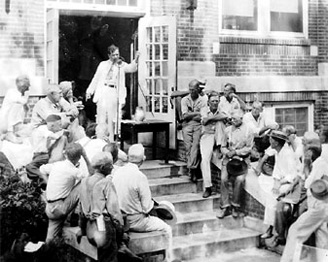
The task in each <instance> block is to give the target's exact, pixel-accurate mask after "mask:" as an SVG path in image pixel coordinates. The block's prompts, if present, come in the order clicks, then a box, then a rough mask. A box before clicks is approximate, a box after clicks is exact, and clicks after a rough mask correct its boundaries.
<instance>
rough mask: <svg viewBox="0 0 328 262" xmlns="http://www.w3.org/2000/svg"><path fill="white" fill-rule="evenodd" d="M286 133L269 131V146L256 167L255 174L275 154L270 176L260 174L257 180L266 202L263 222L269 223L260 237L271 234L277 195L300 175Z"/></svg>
mask: <svg viewBox="0 0 328 262" xmlns="http://www.w3.org/2000/svg"><path fill="white" fill-rule="evenodd" d="M287 141H288V137H287V135H286V134H285V133H284V132H282V131H278V130H274V131H272V132H271V133H270V146H271V147H270V148H269V149H268V150H267V151H266V154H265V155H264V157H263V159H262V161H261V162H259V165H258V167H257V170H258V171H257V174H261V173H260V172H259V170H261V168H260V167H261V164H262V163H263V161H265V159H266V158H267V157H269V156H270V155H274V156H275V163H274V167H273V172H272V176H266V175H261V176H260V177H259V182H260V185H261V187H262V188H263V190H264V191H266V193H267V194H266V200H265V201H266V202H265V212H264V224H266V225H269V228H268V229H267V231H266V233H264V234H262V235H261V238H262V239H266V238H271V237H272V236H273V226H274V221H275V213H276V206H277V197H278V196H279V195H281V194H283V193H285V192H286V191H287V190H288V189H289V188H290V186H291V184H292V183H293V182H294V180H295V179H296V178H297V177H298V176H299V175H300V174H299V173H300V172H301V163H300V161H299V160H298V158H297V156H296V154H295V152H294V151H293V149H292V148H291V147H290V146H289V145H288V143H287Z"/></svg>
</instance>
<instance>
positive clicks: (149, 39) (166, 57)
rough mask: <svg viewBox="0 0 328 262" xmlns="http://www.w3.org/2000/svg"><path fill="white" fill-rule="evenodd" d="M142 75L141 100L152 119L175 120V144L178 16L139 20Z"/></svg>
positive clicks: (174, 132)
mask: <svg viewBox="0 0 328 262" xmlns="http://www.w3.org/2000/svg"><path fill="white" fill-rule="evenodd" d="M139 50H140V63H139V71H138V78H139V83H140V87H141V88H142V90H143V92H139V94H138V103H139V105H143V106H144V108H145V110H146V117H147V118H148V119H151V118H155V119H162V120H167V121H171V122H172V124H171V129H170V147H171V148H175V143H176V139H175V134H176V131H175V114H174V112H175V111H174V109H173V108H172V107H171V105H170V102H169V100H170V99H169V98H170V95H171V92H172V88H174V87H175V86H176V19H175V17H171V16H170V17H168V16H163V17H147V18H142V19H140V20H139Z"/></svg>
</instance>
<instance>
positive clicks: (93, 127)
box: [77, 123, 107, 173]
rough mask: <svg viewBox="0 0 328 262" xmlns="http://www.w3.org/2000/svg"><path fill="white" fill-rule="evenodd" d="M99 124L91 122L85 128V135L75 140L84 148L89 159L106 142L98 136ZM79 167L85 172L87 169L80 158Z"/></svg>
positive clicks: (100, 149)
mask: <svg viewBox="0 0 328 262" xmlns="http://www.w3.org/2000/svg"><path fill="white" fill-rule="evenodd" d="M98 130H99V125H98V124H96V123H91V124H89V125H88V126H87V128H86V130H85V134H86V136H85V137H83V138H81V139H79V140H78V141H77V142H78V143H79V144H80V145H81V146H82V147H83V148H84V150H85V152H86V154H87V156H88V158H89V159H92V158H93V157H94V156H95V155H96V154H97V153H99V152H101V151H102V149H103V147H104V146H105V145H106V144H107V142H106V141H105V140H104V139H103V138H99V137H98V134H97V133H99V132H97V131H98ZM80 162H81V165H80V167H79V168H80V169H81V170H82V171H83V172H84V173H85V172H86V171H87V166H86V163H85V162H84V161H83V159H81V161H80Z"/></svg>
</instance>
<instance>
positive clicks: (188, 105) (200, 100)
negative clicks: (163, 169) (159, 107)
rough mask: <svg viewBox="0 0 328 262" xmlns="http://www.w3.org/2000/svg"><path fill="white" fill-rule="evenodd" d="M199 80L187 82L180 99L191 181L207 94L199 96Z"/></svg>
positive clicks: (196, 159)
mask: <svg viewBox="0 0 328 262" xmlns="http://www.w3.org/2000/svg"><path fill="white" fill-rule="evenodd" d="M199 85H200V82H199V81H198V80H196V79H194V80H192V81H191V82H190V83H189V95H187V96H185V97H184V98H182V99H181V113H182V118H183V123H182V136H183V141H184V144H185V149H186V158H187V168H188V169H189V175H190V178H191V180H192V181H193V182H196V180H197V177H196V170H197V168H198V167H199V163H200V151H199V150H200V148H199V142H200V136H201V131H202V125H201V113H200V112H201V110H202V109H203V108H206V107H207V96H205V95H204V96H200V91H201V89H200V87H199Z"/></svg>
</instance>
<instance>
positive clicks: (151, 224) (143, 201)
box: [113, 144, 172, 259]
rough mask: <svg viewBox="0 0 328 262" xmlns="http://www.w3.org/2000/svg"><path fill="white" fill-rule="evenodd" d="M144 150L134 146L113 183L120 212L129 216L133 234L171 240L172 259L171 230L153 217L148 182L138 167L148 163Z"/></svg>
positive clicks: (139, 145)
mask: <svg viewBox="0 0 328 262" xmlns="http://www.w3.org/2000/svg"><path fill="white" fill-rule="evenodd" d="M145 159H146V157H145V149H144V147H143V146H142V145H141V144H134V145H132V146H131V147H130V149H129V151H128V161H129V163H128V164H126V165H125V166H122V167H120V168H119V169H118V170H117V171H116V173H115V176H114V177H113V183H114V186H115V188H116V192H117V195H118V201H119V205H120V208H121V211H122V212H124V213H125V214H126V215H127V223H128V224H129V227H130V231H134V232H151V231H163V232H165V233H166V235H167V237H168V240H169V252H168V253H167V258H168V259H169V258H170V257H171V254H170V252H171V247H172V229H171V226H169V225H168V224H167V223H165V222H164V221H163V220H161V219H160V218H158V217H156V216H153V215H150V212H151V211H152V210H153V208H154V201H153V199H152V197H151V191H150V187H149V183H148V179H147V177H146V175H145V174H143V173H142V172H141V171H140V170H139V168H140V166H141V165H142V164H143V162H144V161H145Z"/></svg>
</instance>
